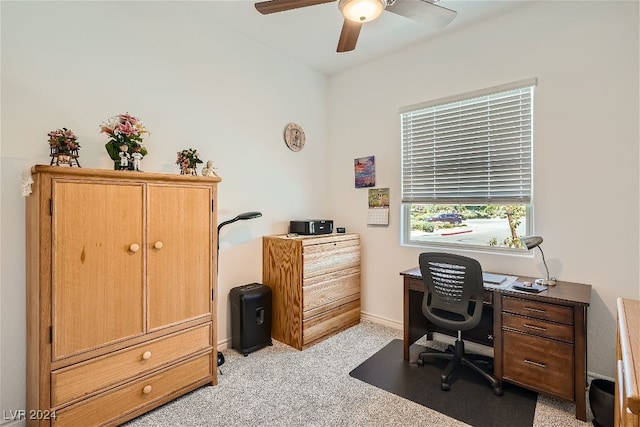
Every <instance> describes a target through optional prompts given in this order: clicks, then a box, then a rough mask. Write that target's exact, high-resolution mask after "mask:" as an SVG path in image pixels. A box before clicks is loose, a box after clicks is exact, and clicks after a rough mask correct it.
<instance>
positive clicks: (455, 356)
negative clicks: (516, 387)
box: [417, 339, 503, 396]
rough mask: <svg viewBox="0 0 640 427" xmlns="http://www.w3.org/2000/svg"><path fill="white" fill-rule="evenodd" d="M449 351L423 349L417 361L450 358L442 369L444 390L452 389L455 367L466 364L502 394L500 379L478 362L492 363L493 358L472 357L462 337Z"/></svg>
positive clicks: (498, 394) (499, 394)
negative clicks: (466, 351)
mask: <svg viewBox="0 0 640 427" xmlns="http://www.w3.org/2000/svg"><path fill="white" fill-rule="evenodd" d="M447 351H448V352H447V353H442V352H440V351H437V350H428V351H423V352H422V353H420V354H419V355H418V361H417V363H418V365H420V366H422V365H424V359H428V358H438V359H447V360H449V363H447V366H446V367H445V368H444V371H442V374H441V375H440V383H441V387H442V390H444V391H449V390H450V389H451V386H450V385H449V378H450V377H451V373H452V372H453V370H454V368H455V367H457V366H458V365H466V366H469V367H470V368H471V369H473V370H474V371H476V372H477V373H478V374H480V375H482V376H483V377H484V378H485V379H486V380H487V381H489V383H490V384H491V388H492V389H493V394H495V395H496V396H502V393H503V390H502V387H501V386H500V383H499V382H498V380H497V379H495V378H494V377H493V376H492V375H491V374H489V373H488V372H486V371H485V370H483V369H482V368H480V367H479V366H478V364H477V362H484V363H488V364H490V365H491V364H492V363H493V360H492V359H491V358H488V357H484V356H474V357H473V359H472V358H471V357H470V356H469V355H467V354H465V352H464V341H462V340H460V339H457V340H456V342H455V346H452V345H450V346H449V347H448V349H447Z"/></svg>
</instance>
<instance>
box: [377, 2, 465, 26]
mask: <svg viewBox="0 0 640 427" xmlns="http://www.w3.org/2000/svg"><path fill="white" fill-rule="evenodd" d="M385 10H388V11H389V12H392V13H395V14H397V15H401V16H404V17H406V18H409V19H413V20H414V21H418V22H421V23H423V24H426V25H428V26H430V27H434V28H437V29H439V30H441V29H443V28H444V27H446V26H447V25H449V23H450V22H451V21H453V18H455V17H456V15H457V14H458V12H456V11H455V10H451V9H447V8H446V7H442V6H438V5H436V4H433V3H431V2H429V1H427V0H396V2H395V3H394V4H392V5H391V6H387V8H386V9H385Z"/></svg>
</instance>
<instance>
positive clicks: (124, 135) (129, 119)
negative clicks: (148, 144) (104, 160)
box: [100, 113, 149, 168]
mask: <svg viewBox="0 0 640 427" xmlns="http://www.w3.org/2000/svg"><path fill="white" fill-rule="evenodd" d="M100 133H106V134H107V135H108V136H109V138H110V139H109V142H107V143H106V144H105V148H106V149H107V152H108V153H109V157H111V160H113V161H114V162H119V161H120V147H121V146H123V145H126V146H127V147H128V149H127V151H128V152H129V153H133V152H134V149H136V148H137V147H139V148H140V153H141V154H142V155H143V156H146V155H147V149H146V148H145V147H144V146H143V145H142V136H143V135H144V134H148V133H149V131H148V130H147V129H146V128H145V127H144V125H143V124H142V122H141V121H140V119H138V118H137V117H134V116H132V115H130V114H129V113H126V114H118V115H117V116H113V117H110V118H109V120H107V121H106V122H104V123H102V125H101V126H100ZM115 166H116V168H117V165H115Z"/></svg>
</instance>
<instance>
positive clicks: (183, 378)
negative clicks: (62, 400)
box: [52, 353, 213, 426]
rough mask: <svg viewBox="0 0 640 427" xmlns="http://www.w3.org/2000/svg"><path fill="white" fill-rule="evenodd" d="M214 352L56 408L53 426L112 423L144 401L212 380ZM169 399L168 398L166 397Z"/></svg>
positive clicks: (161, 397)
mask: <svg viewBox="0 0 640 427" xmlns="http://www.w3.org/2000/svg"><path fill="white" fill-rule="evenodd" d="M212 366H213V354H212V353H206V354H203V355H200V356H196V357H195V358H193V359H190V360H187V361H185V362H183V363H181V364H179V365H175V366H172V367H169V368H167V369H165V370H163V371H160V372H156V373H154V374H151V375H149V376H147V377H143V378H141V379H139V380H137V381H135V382H132V383H129V384H126V385H124V386H121V387H119V388H116V389H115V390H110V391H108V392H105V393H104V394H101V395H98V396H95V397H94V398H91V399H87V400H86V401H83V402H79V403H78V404H76V405H73V406H70V407H69V408H64V409H61V410H59V411H56V419H55V421H53V422H52V425H54V426H89V425H91V426H98V425H105V424H109V423H110V422H113V421H115V420H116V419H119V418H121V417H122V416H123V415H125V414H127V413H130V412H133V411H135V410H138V409H140V408H142V407H144V406H145V405H152V404H153V403H155V402H157V401H159V400H162V399H163V398H169V397H170V398H174V397H177V396H178V395H179V394H175V395H173V396H171V395H172V394H173V393H174V392H176V391H179V390H181V389H183V388H185V387H188V386H190V385H193V384H196V383H198V382H203V381H204V382H206V381H205V380H207V381H212V380H213V378H212V371H211V370H212ZM167 400H168V399H167Z"/></svg>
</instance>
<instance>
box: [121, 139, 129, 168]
mask: <svg viewBox="0 0 640 427" xmlns="http://www.w3.org/2000/svg"><path fill="white" fill-rule="evenodd" d="M128 151H129V146H128V145H127V144H122V145H121V146H120V154H119V155H120V170H127V169H129V159H130V158H131V154H129V153H128Z"/></svg>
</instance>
